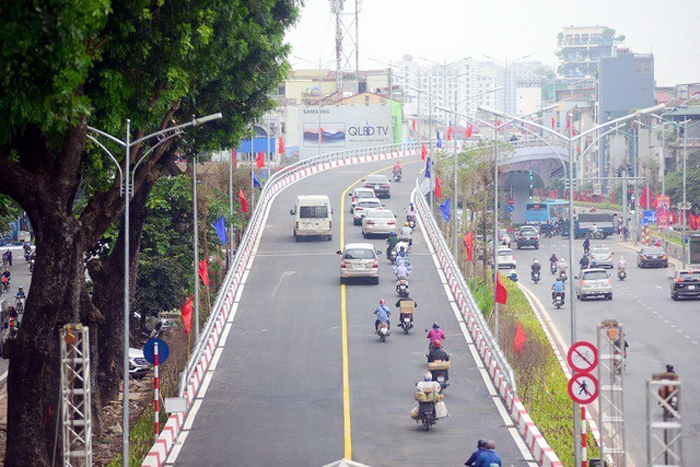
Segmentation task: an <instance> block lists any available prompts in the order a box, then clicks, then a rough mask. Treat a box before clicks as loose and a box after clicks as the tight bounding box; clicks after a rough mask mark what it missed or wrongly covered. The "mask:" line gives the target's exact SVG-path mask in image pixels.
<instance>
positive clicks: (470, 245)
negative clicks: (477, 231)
mask: <svg viewBox="0 0 700 467" xmlns="http://www.w3.org/2000/svg"><path fill="white" fill-rule="evenodd" d="M462 241H463V242H464V247H465V248H466V249H467V259H468V260H469V261H471V260H472V259H473V258H474V234H473V233H472V232H469V233H467V234H466V235H465V236H464V238H463V239H462Z"/></svg>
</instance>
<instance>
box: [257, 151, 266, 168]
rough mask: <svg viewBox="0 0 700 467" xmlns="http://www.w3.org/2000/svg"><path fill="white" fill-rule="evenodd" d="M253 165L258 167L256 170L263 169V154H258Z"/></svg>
mask: <svg viewBox="0 0 700 467" xmlns="http://www.w3.org/2000/svg"><path fill="white" fill-rule="evenodd" d="M255 164H256V165H257V166H258V169H262V168H263V167H265V154H264V153H263V152H262V151H260V152H258V157H257V158H256V159H255Z"/></svg>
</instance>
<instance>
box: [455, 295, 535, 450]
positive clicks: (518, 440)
mask: <svg viewBox="0 0 700 467" xmlns="http://www.w3.org/2000/svg"><path fill="white" fill-rule="evenodd" d="M449 297H450V295H448V298H449ZM450 305H451V306H452V312H453V313H454V315H455V317H456V318H457V321H458V323H459V329H460V330H461V331H462V335H463V336H464V339H465V340H466V341H467V345H468V347H469V352H470V353H471V354H472V358H473V359H474V363H476V365H477V368H478V369H479V374H480V375H481V379H482V380H483V381H484V385H485V386H486V390H487V391H488V392H489V395H490V396H491V400H492V401H493V404H494V405H495V406H496V410H498V413H499V414H500V415H501V419H502V420H503V423H504V425H506V426H507V427H509V428H508V433H510V436H511V438H513V441H515V445H516V446H518V449H519V450H520V453H521V454H522V456H523V458H524V459H525V460H526V461H527V462H531V461H534V458H533V457H532V454H531V453H530V450H529V449H528V447H527V445H526V444H525V442H524V441H523V439H522V436H521V435H520V433H519V432H518V430H517V429H515V428H514V427H513V420H512V419H511V418H510V414H509V413H508V410H506V407H505V405H504V404H503V401H502V400H501V398H500V396H499V394H498V392H497V391H496V387H495V386H494V385H493V382H492V381H491V377H490V376H489V373H488V371H487V370H486V367H485V366H484V362H482V361H481V356H480V355H479V352H478V350H477V349H476V345H475V344H474V341H473V340H472V336H471V335H470V334H469V330H468V329H467V325H466V323H465V322H464V318H463V317H462V313H461V312H460V311H459V308H457V304H456V303H455V302H454V301H450Z"/></svg>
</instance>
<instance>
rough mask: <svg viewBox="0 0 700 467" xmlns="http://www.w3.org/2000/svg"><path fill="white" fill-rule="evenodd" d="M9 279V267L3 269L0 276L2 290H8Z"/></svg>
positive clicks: (10, 278)
mask: <svg viewBox="0 0 700 467" xmlns="http://www.w3.org/2000/svg"><path fill="white" fill-rule="evenodd" d="M11 281H12V273H11V272H10V269H9V268H5V270H4V271H3V272H2V275H1V276H0V282H2V288H3V290H7V291H8V292H9V290H10V282H11Z"/></svg>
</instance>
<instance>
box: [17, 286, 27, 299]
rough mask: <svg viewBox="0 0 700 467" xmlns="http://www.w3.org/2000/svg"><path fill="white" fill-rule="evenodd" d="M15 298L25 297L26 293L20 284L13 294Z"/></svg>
mask: <svg viewBox="0 0 700 467" xmlns="http://www.w3.org/2000/svg"><path fill="white" fill-rule="evenodd" d="M15 298H27V294H25V293H24V289H23V288H22V286H21V285H20V286H19V288H18V289H17V293H16V294H15Z"/></svg>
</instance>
